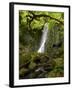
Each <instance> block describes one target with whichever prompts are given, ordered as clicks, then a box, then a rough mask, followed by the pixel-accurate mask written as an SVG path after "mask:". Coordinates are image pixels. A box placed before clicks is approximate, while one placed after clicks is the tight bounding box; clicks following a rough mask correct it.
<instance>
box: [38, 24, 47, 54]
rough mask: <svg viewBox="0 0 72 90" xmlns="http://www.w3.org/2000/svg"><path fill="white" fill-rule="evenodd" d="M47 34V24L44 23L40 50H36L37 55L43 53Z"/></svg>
mask: <svg viewBox="0 0 72 90" xmlns="http://www.w3.org/2000/svg"><path fill="white" fill-rule="evenodd" d="M47 33H48V23H45V25H44V29H43V32H42V38H41V43H40V48H39V49H38V52H39V53H44V51H45V42H46V39H47Z"/></svg>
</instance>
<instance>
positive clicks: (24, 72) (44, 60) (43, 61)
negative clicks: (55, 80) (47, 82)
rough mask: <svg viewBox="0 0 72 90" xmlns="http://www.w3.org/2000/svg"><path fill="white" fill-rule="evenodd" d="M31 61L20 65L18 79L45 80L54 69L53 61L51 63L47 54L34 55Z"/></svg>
mask: <svg viewBox="0 0 72 90" xmlns="http://www.w3.org/2000/svg"><path fill="white" fill-rule="evenodd" d="M31 59H32V60H29V62H26V63H24V64H23V65H20V68H19V71H20V74H19V78H20V79H30V78H47V77H48V73H49V72H50V71H52V70H53V69H54V67H55V61H53V60H52V61H51V60H50V59H49V57H48V55H47V54H34V55H32V57H31Z"/></svg>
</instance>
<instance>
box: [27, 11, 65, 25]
mask: <svg viewBox="0 0 72 90" xmlns="http://www.w3.org/2000/svg"><path fill="white" fill-rule="evenodd" d="M30 13H31V14H32V15H33V16H30V15H27V16H28V17H30V18H32V19H31V21H32V20H33V19H36V18H38V17H49V18H50V19H53V20H55V21H57V22H59V23H60V24H62V25H64V23H63V22H62V21H60V20H59V19H56V18H54V17H51V16H49V15H45V14H40V15H35V14H34V13H32V12H30Z"/></svg>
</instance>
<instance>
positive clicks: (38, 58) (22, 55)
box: [19, 10, 64, 79]
mask: <svg viewBox="0 0 72 90" xmlns="http://www.w3.org/2000/svg"><path fill="white" fill-rule="evenodd" d="M45 23H48V35H47V40H46V43H45V52H44V53H38V52H37V51H38V49H39V47H40V40H41V36H42V31H43V28H44V25H45ZM63 76H64V13H63V12H47V11H22V10H20V11H19V78H20V79H29V78H50V77H63Z"/></svg>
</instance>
